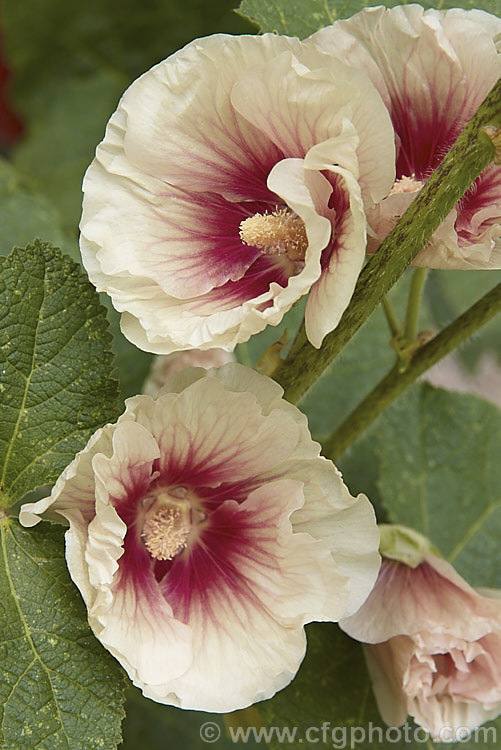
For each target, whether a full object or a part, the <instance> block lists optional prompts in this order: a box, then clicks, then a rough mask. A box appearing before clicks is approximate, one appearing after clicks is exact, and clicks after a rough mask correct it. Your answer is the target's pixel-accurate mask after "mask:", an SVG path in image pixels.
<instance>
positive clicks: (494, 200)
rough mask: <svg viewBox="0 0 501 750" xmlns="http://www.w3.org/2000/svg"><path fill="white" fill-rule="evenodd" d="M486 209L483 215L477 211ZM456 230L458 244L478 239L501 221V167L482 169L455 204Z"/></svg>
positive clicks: (466, 244) (492, 166) (463, 244)
mask: <svg viewBox="0 0 501 750" xmlns="http://www.w3.org/2000/svg"><path fill="white" fill-rule="evenodd" d="M483 209H487V211H486V215H485V216H483V217H482V216H480V215H479V212H480V211H482V210H483ZM457 213H458V216H457V219H456V225H455V228H456V232H457V235H458V241H459V245H460V246H463V247H464V246H468V245H471V244H474V243H475V242H477V241H479V240H480V239H481V238H482V236H483V234H484V233H485V232H487V231H488V229H489V228H490V227H491V226H494V225H495V224H499V223H500V222H501V169H500V168H499V167H498V166H496V165H494V164H491V165H489V166H488V167H487V169H484V171H483V172H482V174H481V175H480V176H479V177H478V178H477V179H476V180H475V182H474V183H473V185H472V186H471V188H470V189H469V190H468V191H467V192H466V193H465V195H464V196H463V198H462V199H461V201H460V202H459V203H458V204H457Z"/></svg>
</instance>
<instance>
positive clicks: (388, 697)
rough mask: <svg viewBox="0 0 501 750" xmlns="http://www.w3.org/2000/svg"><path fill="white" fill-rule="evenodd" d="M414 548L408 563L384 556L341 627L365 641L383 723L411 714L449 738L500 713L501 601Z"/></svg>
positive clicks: (428, 553) (434, 734)
mask: <svg viewBox="0 0 501 750" xmlns="http://www.w3.org/2000/svg"><path fill="white" fill-rule="evenodd" d="M384 528H385V527H382V529H383V530H384ZM391 528H392V530H393V529H394V527H391ZM403 531H404V532H405V533H406V532H407V530H403ZM382 538H383V540H384V533H382ZM384 552H385V549H384V542H383V554H384ZM414 552H415V554H414V555H410V556H409V555H406V556H405V557H406V562H405V563H404V562H401V561H400V560H399V559H389V558H386V557H385V558H384V559H383V564H382V567H381V570H380V573H379V577H378V580H377V582H376V586H375V587H374V589H373V591H372V592H371V594H370V595H369V597H368V599H367V600H366V602H365V604H364V605H363V606H362V607H361V609H359V611H358V612H357V613H356V614H355V615H353V616H352V617H349V618H346V619H345V620H343V621H342V622H341V623H340V626H341V628H342V629H343V630H344V631H345V632H346V633H348V634H349V635H350V636H351V637H352V638H356V639H357V640H359V641H362V642H363V643H365V644H368V645H366V647H365V653H366V659H367V664H368V667H369V671H370V674H371V678H372V684H373V688H374V692H375V696H376V700H377V704H378V708H379V711H380V713H381V716H382V718H383V719H384V721H385V722H386V723H387V724H390V725H400V724H402V723H403V722H404V721H405V719H406V717H407V715H408V714H410V715H411V716H412V717H413V718H414V719H415V721H416V722H417V723H418V724H420V725H421V726H423V727H424V728H425V729H427V730H428V731H429V732H430V733H431V735H432V737H433V738H434V739H438V740H447V739H450V736H451V735H450V734H449V736H448V737H447V736H445V734H444V732H446V731H447V732H450V730H457V729H458V728H459V727H467V728H468V729H469V730H472V729H474V728H475V727H478V726H479V725H480V724H482V723H484V722H485V721H488V720H490V719H493V718H495V717H496V716H497V715H498V714H499V713H501V600H499V599H497V598H496V596H497V592H495V591H489V590H482V592H481V593H480V592H479V591H476V590H475V589H473V588H472V587H471V586H469V585H468V584H467V583H466V581H465V580H464V579H463V578H461V576H459V575H458V573H457V572H456V571H455V570H454V568H453V567H452V566H451V565H450V564H449V563H447V562H445V560H442V559H440V558H438V557H436V556H435V555H434V554H433V553H432V552H431V551H430V548H429V546H428V549H423V545H421V549H420V550H416V549H415V550H414ZM390 554H391V556H392V557H400V559H402V558H403V555H402V554H401V553H400V551H399V552H398V553H397V554H395V550H393V552H391V553H390Z"/></svg>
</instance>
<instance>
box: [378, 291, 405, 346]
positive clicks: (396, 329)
mask: <svg viewBox="0 0 501 750" xmlns="http://www.w3.org/2000/svg"><path fill="white" fill-rule="evenodd" d="M381 307H382V308H383V312H384V315H385V318H386V322H387V323H388V328H389V329H390V331H391V335H392V336H393V337H394V338H395V337H397V336H401V335H402V331H401V330H400V323H399V322H398V320H397V316H396V315H395V310H394V309H393V305H392V304H391V302H390V300H389V299H388V297H383V299H382V300H381Z"/></svg>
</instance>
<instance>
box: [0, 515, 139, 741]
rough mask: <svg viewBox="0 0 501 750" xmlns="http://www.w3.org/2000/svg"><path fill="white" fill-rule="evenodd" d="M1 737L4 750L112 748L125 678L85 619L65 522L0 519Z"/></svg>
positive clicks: (117, 739)
mask: <svg viewBox="0 0 501 750" xmlns="http://www.w3.org/2000/svg"><path fill="white" fill-rule="evenodd" d="M0 540H1V562H0V743H1V747H2V748H4V750H29V749H30V748H37V749H38V750H112V748H115V747H116V746H117V744H118V742H120V739H121V735H120V723H121V720H122V718H123V714H124V712H123V700H124V690H125V678H124V674H123V672H122V670H121V668H120V667H119V666H118V664H117V662H116V661H115V660H114V659H113V658H112V657H111V656H110V655H109V654H108V653H107V652H106V651H105V650H104V649H103V648H102V646H101V645H100V644H99V643H98V641H97V640H96V639H95V638H94V636H93V635H92V633H91V631H90V629H89V626H88V625H87V619H86V612H85V607H84V605H83V602H82V601H81V599H80V597H78V596H77V595H76V591H75V587H74V586H73V583H72V582H71V580H70V578H69V575H68V571H67V568H66V562H65V560H64V551H63V529H62V528H61V527H60V526H57V525H52V524H48V523H42V524H40V525H39V526H37V527H35V528H34V529H30V530H29V531H28V530H26V529H23V528H22V527H20V526H19V525H18V523H17V522H16V521H14V520H13V519H7V518H6V517H5V516H3V517H2V518H1V519H0Z"/></svg>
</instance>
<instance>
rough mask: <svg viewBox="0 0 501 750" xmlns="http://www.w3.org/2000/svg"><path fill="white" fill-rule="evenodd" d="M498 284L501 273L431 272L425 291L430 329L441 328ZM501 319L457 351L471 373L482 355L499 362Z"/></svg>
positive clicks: (493, 320)
mask: <svg viewBox="0 0 501 750" xmlns="http://www.w3.org/2000/svg"><path fill="white" fill-rule="evenodd" d="M500 281H501V271H432V272H431V273H430V275H429V279H428V282H427V284H426V287H425V295H426V301H427V303H428V306H429V309H430V312H431V321H432V324H433V326H434V327H436V328H443V327H444V326H445V325H447V324H448V323H450V322H451V321H452V320H454V318H457V317H458V316H459V315H461V313H463V312H464V311H465V310H467V308H468V307H470V305H472V304H473V303H474V302H476V300H477V299H479V298H480V297H482V296H483V295H484V294H486V293H487V292H488V291H489V290H490V289H492V288H493V287H495V286H496V284H499V282H500ZM500 341H501V317H500V316H499V315H498V316H497V317H495V318H493V319H492V320H491V321H490V322H489V323H488V324H487V325H486V326H484V327H483V328H482V329H481V330H480V331H479V332H478V333H477V334H476V335H475V337H474V338H471V339H470V340H469V341H468V342H467V343H466V345H465V346H463V347H461V348H460V349H459V350H458V352H457V356H458V357H459V359H460V360H461V363H462V364H463V365H465V366H466V367H468V368H469V369H474V368H475V366H476V365H477V364H478V363H479V360H481V358H482V355H484V354H485V352H486V351H490V352H491V353H492V354H494V355H495V356H497V357H498V358H499V359H501V349H500V346H499V342H500Z"/></svg>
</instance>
